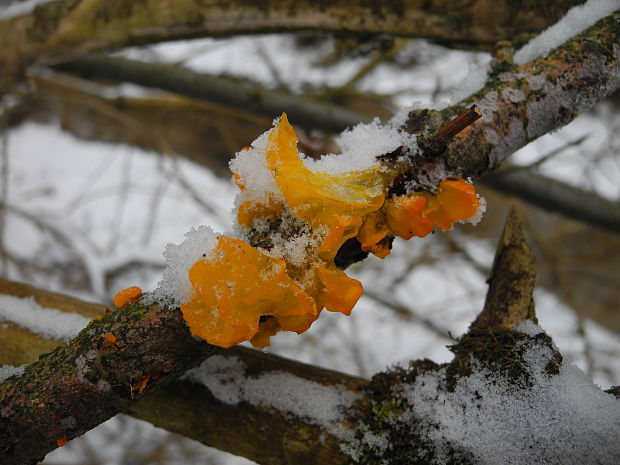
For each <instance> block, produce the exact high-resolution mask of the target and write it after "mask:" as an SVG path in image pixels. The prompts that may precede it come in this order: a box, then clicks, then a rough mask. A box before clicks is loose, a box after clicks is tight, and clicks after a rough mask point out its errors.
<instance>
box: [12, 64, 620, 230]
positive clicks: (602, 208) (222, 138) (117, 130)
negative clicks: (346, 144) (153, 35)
mask: <svg viewBox="0 0 620 465" xmlns="http://www.w3.org/2000/svg"><path fill="white" fill-rule="evenodd" d="M59 68H60V69H63V70H65V71H69V72H71V73H72V74H78V75H80V76H82V77H86V78H103V79H113V80H115V81H118V82H124V81H128V82H133V83H135V84H138V85H141V86H147V87H150V86H153V87H158V88H160V89H163V90H167V91H171V92H176V93H178V94H180V95H183V96H188V97H192V98H196V99H200V100H206V101H205V102H197V101H195V100H185V99H182V98H172V97H170V98H164V99H157V98H147V99H136V98H118V99H105V98H103V97H101V96H98V95H93V94H91V93H88V92H86V91H85V90H83V89H78V88H76V86H71V85H68V83H66V82H65V83H63V82H62V80H58V81H54V80H52V79H46V78H43V77H41V76H37V75H33V76H30V78H29V79H30V82H31V83H32V84H33V89H32V90H31V91H29V93H28V94H27V95H26V96H24V97H22V105H21V108H19V109H18V110H17V111H16V113H19V115H18V118H14V119H13V122H12V124H19V122H20V121H21V120H22V119H23V118H26V117H28V118H33V117H34V118H35V119H39V120H43V121H49V120H50V119H52V118H59V119H60V120H61V124H62V127H63V129H64V130H67V131H69V132H71V133H73V134H74V135H77V136H78V137H82V138H86V139H94V140H105V141H112V142H125V143H130V144H133V145H137V146H139V147H141V148H145V149H147V150H153V151H156V152H158V153H165V154H171V153H178V154H181V155H183V156H186V157H188V158H190V159H191V160H194V161H196V162H197V163H199V164H202V165H203V166H206V167H207V168H209V169H210V170H212V171H214V172H215V173H217V174H219V175H222V176H228V175H229V174H230V171H229V169H228V162H229V160H230V156H231V154H233V153H235V152H236V151H237V150H238V148H239V147H241V146H245V145H248V144H249V143H250V142H251V141H252V140H254V139H255V138H256V137H257V136H258V135H259V134H261V133H262V132H263V131H264V130H265V128H266V127H267V126H268V125H269V122H270V121H271V119H270V118H271V117H272V116H273V115H277V114H281V113H282V112H287V113H288V114H289V116H290V118H291V120H292V121H294V123H295V124H296V125H299V126H301V127H302V128H304V129H306V130H311V129H313V128H322V129H326V130H328V131H341V130H343V129H345V128H346V127H347V126H351V125H354V124H357V123H360V122H364V121H365V120H367V117H366V116H365V115H363V114H360V113H357V112H353V111H348V110H344V109H341V108H339V107H338V106H336V105H330V104H326V103H320V102H313V101H311V100H309V99H307V98H304V97H300V96H297V95H294V94H289V93H285V92H279V91H274V90H266V89H264V88H262V86H260V85H259V84H257V83H248V82H245V83H243V85H242V87H243V88H245V89H246V90H247V92H237V91H235V89H236V85H237V84H238V83H236V82H234V81H232V80H227V79H226V78H221V77H214V76H210V75H205V74H201V73H195V72H192V71H189V70H171V69H170V68H169V67H166V66H162V65H154V64H147V63H136V62H134V61H132V60H126V59H120V58H113V57H100V58H97V57H89V58H86V59H81V60H78V61H76V62H71V63H67V64H65V65H62V66H60V67H59ZM220 82H221V83H223V89H224V90H226V92H222V87H219V85H218V83H220ZM211 83H215V84H216V85H214V86H212V85H211ZM272 97H273V98H272ZM211 102H219V103H222V104H224V105H226V106H227V107H232V108H233V110H232V111H231V110H230V109H224V108H221V107H219V106H218V105H213V104H212V103H211ZM28 112H34V114H31V116H27V115H26V114H27V113H28ZM251 113H254V114H257V115H264V117H258V118H256V117H253V116H252V115H251ZM216 119H222V120H223V121H222V122H221V123H218V124H215V123H214V121H215V120H216ZM161 121H166V124H164V125H162V124H161ZM190 121H191V122H193V124H191V125H190V124H188V122H190ZM196 124H197V125H199V126H200V128H201V131H200V132H196V131H195V130H193V127H194V126H195V125H196ZM231 126H234V127H235V131H234V133H233V132H231V131H229V130H226V128H228V127H231ZM89 127H90V129H88V128H89ZM205 140H208V141H209V153H207V152H206V151H205ZM234 141H237V142H236V143H235V142H234ZM300 147H301V150H302V151H303V152H304V153H305V154H307V155H308V154H312V153H313V150H314V147H312V145H311V144H306V143H305V140H303V139H302V140H301V141H300ZM211 152H213V153H211ZM482 182H483V183H484V184H486V185H488V186H489V187H492V188H493V189H494V190H496V191H498V192H502V193H504V194H508V195H513V196H515V197H518V198H520V199H522V200H525V201H527V202H529V203H531V204H533V205H536V206H538V207H540V208H543V209H545V210H547V211H549V212H556V213H560V214H562V215H564V216H566V217H568V218H573V219H576V220H580V221H584V222H586V223H588V224H592V225H594V226H597V227H600V228H603V229H606V230H608V231H611V232H614V233H620V210H619V209H618V208H616V204H615V202H613V201H610V200H606V199H604V198H602V197H600V196H599V195H597V194H595V193H593V192H587V191H584V190H583V189H579V188H578V187H574V186H571V185H569V184H566V183H564V182H561V181H557V180H552V179H549V178H546V177H544V176H540V175H536V174H533V173H531V172H530V171H526V170H512V169H509V170H505V171H498V172H489V173H486V174H485V176H484V177H483V178H482Z"/></svg>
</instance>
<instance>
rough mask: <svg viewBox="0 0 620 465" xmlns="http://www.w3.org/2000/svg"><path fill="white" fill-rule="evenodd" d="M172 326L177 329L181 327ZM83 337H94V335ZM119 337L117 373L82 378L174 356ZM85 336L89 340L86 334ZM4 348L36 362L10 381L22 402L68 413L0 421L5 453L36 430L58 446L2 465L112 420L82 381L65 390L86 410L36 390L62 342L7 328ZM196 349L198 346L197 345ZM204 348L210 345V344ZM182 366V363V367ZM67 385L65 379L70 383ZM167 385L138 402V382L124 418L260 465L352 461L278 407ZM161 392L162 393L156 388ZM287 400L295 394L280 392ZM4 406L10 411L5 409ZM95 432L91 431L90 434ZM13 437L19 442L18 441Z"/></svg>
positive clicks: (300, 368) (276, 366)
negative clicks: (33, 399)
mask: <svg viewBox="0 0 620 465" xmlns="http://www.w3.org/2000/svg"><path fill="white" fill-rule="evenodd" d="M0 294H7V295H13V296H16V297H33V298H34V299H35V301H36V302H37V303H39V304H40V305H42V306H45V307H48V308H54V309H57V310H61V311H65V312H74V313H79V314H82V315H85V316H89V317H96V316H99V317H100V316H102V315H104V314H105V310H106V307H104V306H102V305H96V304H89V303H86V302H82V301H80V300H78V299H74V298H71V297H68V296H64V295H61V294H56V293H52V292H48V291H44V290H42V289H38V288H35V287H32V286H28V285H25V284H21V283H15V282H11V281H6V280H2V279H0ZM117 312H126V310H118V311H117ZM132 312H133V311H132ZM166 312H167V313H170V314H178V312H176V311H172V310H166ZM157 313H159V312H157ZM175 318H176V317H175ZM106 319H107V318H106ZM102 321H105V320H102ZM165 324H166V325H167V324H169V323H168V322H166V323H165ZM172 324H173V325H174V326H176V322H174V323H172ZM140 325H142V323H140ZM135 326H136V325H135V324H134V325H132V327H131V328H129V329H127V330H125V332H124V333H125V334H129V333H130V332H131V331H135ZM89 328H91V326H89ZM91 329H92V328H91ZM110 330H111V331H114V329H112V328H110ZM85 331H88V329H87V330H85ZM106 331H107V330H106ZM104 332H105V331H97V333H95V334H93V335H90V336H89V337H90V341H93V342H94V343H97V342H98V340H99V339H100V338H101V334H102V333H104ZM115 334H117V335H118V336H117V341H116V344H117V346H118V347H116V348H115V349H114V350H115V352H114V356H115V357H116V359H117V360H119V366H117V367H109V371H110V372H114V373H110V372H108V373H107V374H105V375H101V374H100V373H95V372H94V371H95V369H93V367H92V366H91V365H90V363H91V362H90V361H89V362H88V366H89V370H90V371H88V372H86V373H84V376H85V377H87V378H88V379H93V378H94V377H96V376H103V377H104V379H106V380H111V379H112V378H115V377H119V376H122V375H121V373H123V370H125V369H127V363H129V361H128V358H129V357H131V358H137V359H138V360H140V359H142V361H144V360H145V357H156V358H159V357H165V358H166V360H170V359H169V357H168V356H167V355H165V354H164V352H166V351H167V350H168V349H166V348H164V347H162V348H161V349H160V350H155V349H154V347H155V344H157V343H158V341H161V340H158V339H153V341H154V342H153V344H152V345H151V347H150V348H148V349H144V350H142V351H140V352H137V351H136V346H135V344H132V343H130V342H129V341H127V340H126V339H122V338H121V337H120V333H119V332H117V333H115ZM81 336H83V334H82V335H81ZM159 336H161V332H160V333H159V334H157V331H155V332H153V333H152V334H151V335H150V336H149V338H158V337H159ZM145 338H146V336H145ZM78 339H79V337H78ZM181 339H182V340H185V341H184V342H181V341H178V342H175V343H174V345H175V346H177V347H180V345H181V344H187V342H188V341H187V340H186V339H187V338H185V337H182V338H181ZM145 340H146V339H145ZM0 341H2V342H3V343H2V344H0V365H2V364H5V363H9V364H12V365H20V364H24V363H32V362H35V363H33V365H31V366H30V367H29V368H28V371H27V372H26V374H25V375H24V376H22V377H21V378H18V379H17V381H18V382H19V384H17V383H16V385H12V383H13V381H12V380H11V381H8V382H7V384H8V389H11V390H12V389H17V388H18V387H22V386H24V383H25V382H29V383H30V384H28V389H27V390H26V391H27V392H25V393H24V396H27V395H30V393H31V392H37V393H39V395H38V396H37V399H38V400H37V402H39V403H41V402H44V403H45V405H46V406H45V407H39V408H43V409H45V412H46V413H45V414H48V411H49V410H48V409H52V408H54V406H53V405H47V404H48V403H49V404H54V405H56V409H57V410H61V411H62V418H58V416H56V417H53V418H51V419H50V421H43V420H40V421H39V418H38V417H37V415H38V414H39V413H40V414H43V413H42V412H43V411H42V410H37V411H36V412H33V411H32V410H30V411H28V410H26V407H25V406H22V410H20V411H19V412H18V414H17V415H15V414H14V415H12V416H11V417H10V418H9V419H8V420H7V418H6V417H4V416H1V415H0V434H3V433H5V432H6V431H5V429H6V428H9V429H10V430H11V431H12V434H13V436H12V437H11V439H10V440H9V439H7V438H8V436H7V437H3V441H2V443H1V444H3V445H4V444H6V445H7V447H8V446H9V445H10V444H14V445H15V447H16V448H17V447H19V446H20V445H21V444H23V441H24V440H25V439H26V438H27V437H28V434H27V433H28V432H29V431H30V428H31V427H32V429H36V430H39V429H41V430H43V431H44V430H45V428H49V427H52V428H53V430H52V431H51V432H50V433H49V434H47V436H48V438H47V439H48V441H47V442H49V439H52V440H53V441H52V444H43V446H42V445H41V444H39V445H36V446H35V447H34V449H32V450H30V451H20V453H21V454H22V455H20V456H19V457H13V456H11V455H10V454H9V453H8V452H7V451H6V450H5V449H3V447H0V458H1V459H2V463H3V464H5V463H6V464H9V463H26V462H27V461H28V460H32V459H30V458H29V457H27V456H26V455H24V454H29V456H30V457H33V458H38V457H39V456H42V455H44V454H45V453H46V452H47V451H49V450H51V449H52V448H55V447H56V445H55V439H57V438H60V437H62V436H65V435H66V436H67V437H68V438H69V439H71V438H73V437H76V436H78V435H79V434H81V432H80V433H78V432H77V431H78V427H81V426H82V422H85V421H87V422H88V424H90V427H92V426H94V425H92V423H91V422H92V418H91V417H95V416H100V415H101V414H102V413H106V412H102V411H101V410H103V407H104V406H108V407H109V405H110V403H109V402H104V403H103V404H100V405H99V406H98V408H94V407H89V405H90V399H89V393H90V388H91V384H92V383H90V382H89V381H88V380H84V382H83V383H81V384H80V383H77V384H76V383H71V384H69V385H68V386H67V389H74V390H75V392H74V393H73V394H72V396H73V397H75V398H76V401H78V400H79V399H81V396H82V395H84V396H85V397H84V403H83V404H79V402H78V405H77V406H76V405H74V404H73V400H72V399H67V394H65V393H64V392H65V391H64V388H63V389H59V386H58V385H57V384H56V379H57V378H56V377H48V378H47V379H42V380H35V381H36V385H33V384H31V383H32V376H31V375H30V374H29V373H31V372H32V370H33V369H35V368H36V367H37V366H40V365H41V364H42V363H50V358H51V357H55V355H54V354H57V352H59V351H62V352H65V351H66V347H67V346H63V345H60V346H59V344H60V342H59V341H54V340H47V339H43V338H42V337H40V336H37V335H35V334H33V333H31V332H29V331H28V330H26V329H22V328H19V327H18V326H16V325H13V324H11V323H10V322H9V323H6V322H5V323H4V324H3V325H0ZM124 341H127V344H123V342H124ZM139 341H140V338H138V342H139ZM76 342H77V339H76V340H74V342H73V343H72V344H73V345H75V344H76ZM23 343H27V344H29V345H25V344H23ZM70 344H71V343H70ZM190 344H191V345H193V344H200V343H197V342H195V341H193V340H191V342H190ZM16 345H17V347H16V348H17V349H19V348H22V347H23V348H26V349H27V352H21V353H20V352H19V350H13V351H6V350H1V349H2V348H3V347H5V346H12V347H15V346H16ZM91 345H92V344H88V343H84V340H82V347H83V350H86V349H88V348H89V347H90V346H91ZM200 345H202V346H204V345H205V344H200ZM55 347H58V348H57V349H56V350H55V351H54V352H53V353H52V354H48V355H46V356H43V358H42V362H36V360H37V359H38V357H39V355H40V354H41V353H44V352H46V351H48V350H52V349H54V348H55ZM37 349H38V351H37ZM89 350H91V349H89ZM97 351H98V356H97V358H96V359H95V360H93V361H92V363H93V364H94V363H95V362H98V363H97V365H103V364H105V363H106V362H105V361H104V360H102V359H104V358H105V357H109V356H110V355H111V354H109V353H108V352H109V348H106V347H105V345H104V346H103V347H100V348H98V349H97ZM87 353H88V352H87ZM209 353H210V351H209V350H208V349H207V352H206V354H209ZM203 355H204V353H203ZM219 355H221V356H223V357H226V358H227V359H228V360H229V361H231V362H233V361H234V363H236V364H237V366H243V367H245V375H246V376H248V377H251V378H260V377H262V376H264V375H269V374H272V373H280V374H284V373H286V374H287V375H288V376H290V377H291V378H293V379H295V380H297V381H300V382H310V385H316V384H318V385H321V386H327V387H329V386H331V387H334V388H336V389H341V390H347V391H350V392H352V393H359V392H361V390H362V389H363V388H364V387H365V386H367V384H368V381H366V380H363V379H361V378H357V377H354V376H350V375H346V374H344V373H338V372H336V371H332V370H327V369H324V368H319V367H315V366H312V365H307V364H304V363H300V362H296V361H293V360H287V359H285V358H282V357H278V356H276V355H271V354H268V353H265V352H262V351H258V350H253V349H247V348H244V347H233V348H230V349H227V350H225V351H224V350H221V351H219ZM191 356H192V353H191V351H190V352H189V353H187V354H186V357H188V358H189V357H191ZM78 357H79V356H78ZM67 358H68V359H69V368H71V369H73V370H77V367H76V366H75V365H73V366H72V362H73V361H74V360H76V359H75V358H74V355H70V356H67ZM176 361H177V362H179V360H176ZM181 364H182V365H185V364H186V363H185V362H183V363H181ZM153 365H154V363H143V366H142V367H141V368H142V370H143V371H144V372H147V371H148V370H149V369H151V370H152V368H153ZM85 366H86V365H85ZM33 367H35V368H33ZM132 370H133V371H134V377H137V378H138V379H139V375H138V374H137V373H135V368H134V369H132ZM176 373H177V374H178V373H179V372H178V371H177V372H176ZM78 376H79V375H78ZM151 376H154V375H151ZM63 379H65V380H66V379H67V377H64V378H63ZM100 379H101V378H100ZM151 380H152V381H151ZM161 381H162V379H161V378H160V379H159V380H157V379H154V378H151V379H149V380H148V381H147V384H146V388H147V391H148V394H146V395H139V393H138V392H137V391H136V388H137V389H138V390H139V387H140V386H139V385H137V386H135V383H134V389H133V392H134V396H136V398H135V399H133V398H132V397H131V391H132V389H131V387H130V388H129V389H125V390H126V391H127V393H128V394H129V398H127V395H124V396H123V393H121V395H120V397H124V398H123V399H122V402H119V403H118V404H117V405H118V406H119V407H127V405H126V404H130V405H129V409H128V410H126V413H128V414H129V415H132V416H134V417H136V418H139V419H142V420H145V421H149V422H151V423H153V424H154V425H156V426H159V427H161V428H165V429H167V430H168V431H171V432H175V433H179V434H183V435H184V436H187V437H189V438H191V439H195V440H197V441H200V442H202V443H204V444H206V445H209V446H212V447H217V448H218V449H221V450H224V451H228V452H231V453H233V454H236V455H242V456H244V457H247V458H249V459H251V460H254V461H256V462H258V463H261V464H274V465H277V464H284V463H317V464H318V463H322V464H334V465H336V464H340V463H343V462H344V461H345V460H346V456H345V455H343V454H342V452H340V450H339V444H340V440H339V439H337V438H335V437H334V435H333V433H330V432H329V431H327V430H326V429H325V428H324V427H321V426H319V425H317V424H314V423H312V421H310V419H308V418H305V419H304V418H294V417H291V415H290V414H288V413H287V412H284V411H279V410H277V409H275V408H265V406H261V405H253V404H251V403H248V402H240V403H238V404H235V405H229V404H226V403H224V402H222V401H221V400H218V398H217V397H216V396H215V395H214V394H213V393H211V392H210V391H209V389H208V388H207V387H205V386H202V385H200V384H196V383H195V382H191V381H183V380H179V379H169V380H168V381H167V382H166V383H161ZM110 382H111V381H110ZM46 383H47V384H49V388H47V389H46V390H45V391H41V384H46ZM314 383H316V384H314ZM99 384H101V382H99ZM156 386H157V389H154V388H155V387H156ZM113 387H114V386H111V389H110V390H108V391H107V392H106V393H107V395H109V396H110V397H119V395H118V393H115V392H114V391H115V390H114V388H113ZM6 389H7V385H0V403H3V402H15V401H14V400H13V399H9V400H8V401H7V397H6ZM52 389H53V391H52ZM273 389H274V392H277V389H278V387H277V386H274V387H273ZM121 390H122V389H121ZM52 392H53V395H50V394H49V393H52ZM127 393H125V394H127ZM282 395H289V394H287V393H286V392H282ZM2 405H3V407H4V406H5V405H6V404H2ZM77 408H81V409H82V410H83V412H81V415H80V412H75V409H77ZM114 413H115V412H112V411H110V410H108V411H107V414H108V415H109V416H112V415H113V414H114ZM28 414H30V415H34V417H33V418H34V420H33V422H34V423H37V424H36V425H28V426H26V427H23V423H18V422H19V420H20V419H22V417H24V416H26V415H28ZM78 415H80V416H78ZM71 417H73V418H74V420H75V423H76V424H77V425H78V426H71V425H73V423H74V421H73V420H71V421H69V420H67V419H68V418H71ZM85 417H88V419H87V420H85ZM266 425H269V427H268V428H266V427H265V426H266ZM90 427H88V428H86V429H90ZM86 429H81V431H82V432H83V431H85V430H86ZM15 438H17V440H16V439H15ZM36 440H38V439H37V438H35V441H36ZM40 440H41V442H45V440H46V438H43V437H41V438H40ZM274 444H278V445H279V447H278V448H277V450H274V448H273V445H274Z"/></svg>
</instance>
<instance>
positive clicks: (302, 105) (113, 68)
mask: <svg viewBox="0 0 620 465" xmlns="http://www.w3.org/2000/svg"><path fill="white" fill-rule="evenodd" d="M56 68H57V69H59V70H61V71H65V72H69V73H72V74H76V75H78V76H81V77H84V78H87V79H92V78H99V79H111V80H113V81H117V82H133V83H136V84H140V85H142V86H146V87H157V88H159V89H163V90H167V91H170V92H175V93H179V94H182V95H185V96H188V97H192V98H196V99H201V100H208V101H210V102H214V103H218V104H222V105H226V106H229V107H233V108H237V109H243V110H245V111H251V112H252V113H255V114H258V115H261V116H265V117H267V118H273V115H279V114H281V113H282V112H283V111H286V112H287V113H288V115H289V116H290V118H291V120H292V121H295V123H296V124H299V125H300V126H302V127H305V128H308V129H323V130H326V131H334V132H340V131H343V130H345V129H346V128H347V127H349V126H354V125H356V124H358V123H360V122H368V121H370V120H371V119H372V118H369V117H368V116H364V115H361V114H359V113H356V112H353V111H350V110H347V109H345V108H342V107H340V106H337V105H333V104H330V103H327V102H321V101H319V100H313V99H311V98H309V97H300V96H298V95H295V94H292V93H290V92H286V91H283V90H274V89H267V88H265V87H263V86H260V85H258V84H256V83H254V82H251V81H247V80H243V79H232V78H228V77H219V76H211V75H208V74H204V73H197V72H195V71H191V70H189V69H184V68H178V67H170V66H168V65H165V64H164V65H159V64H153V63H141V62H139V61H135V60H128V59H126V58H120V57H112V56H92V57H85V58H81V59H80V60H76V61H72V62H69V63H65V64H62V65H58V66H56Z"/></svg>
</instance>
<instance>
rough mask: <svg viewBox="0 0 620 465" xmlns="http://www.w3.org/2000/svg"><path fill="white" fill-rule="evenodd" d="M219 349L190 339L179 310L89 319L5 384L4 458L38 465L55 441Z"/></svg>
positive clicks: (1, 400) (0, 429) (0, 422)
mask: <svg viewBox="0 0 620 465" xmlns="http://www.w3.org/2000/svg"><path fill="white" fill-rule="evenodd" d="M109 335H112V337H110V336H109ZM215 350H216V348H215V347H213V346H210V345H208V344H206V343H205V342H202V341H200V342H199V341H197V340H195V339H194V338H192V337H191V335H190V334H189V331H188V329H187V328H186V326H185V323H184V321H183V319H182V317H181V314H180V312H178V311H176V310H169V309H167V308H159V307H156V306H152V307H148V308H146V307H144V306H141V305H135V306H133V307H130V308H125V309H122V310H117V311H114V312H112V313H110V314H109V315H107V316H105V317H104V318H102V319H100V320H93V321H91V323H90V324H89V325H88V327H87V328H86V329H84V330H83V331H82V332H81V333H80V334H79V335H78V336H77V337H76V338H75V339H73V340H72V341H70V342H69V343H68V344H65V345H62V346H60V347H58V348H56V349H55V350H54V351H53V352H50V353H48V354H45V355H43V356H41V358H40V359H39V360H38V361H36V362H34V363H32V364H31V365H29V366H28V368H27V369H26V371H25V373H24V374H23V375H22V376H20V377H19V378H9V379H8V380H6V381H5V382H4V383H3V384H2V385H1V388H0V404H1V405H2V409H1V412H0V445H1V446H0V462H2V463H3V464H7V465H9V464H25V463H36V462H37V461H38V460H41V459H42V458H43V457H44V456H45V454H46V453H47V452H49V451H50V450H52V449H54V448H56V447H57V440H59V439H61V438H64V437H66V438H69V439H71V438H74V437H77V436H80V435H81V434H83V433H84V432H86V431H88V430H90V429H91V428H93V427H94V426H96V425H98V424H99V423H101V422H102V421H105V420H107V419H108V418H110V417H112V416H114V415H116V414H117V413H119V412H121V411H123V410H125V409H127V408H128V407H129V406H131V404H133V403H135V401H136V399H137V398H139V397H141V393H142V392H143V391H145V390H150V389H151V388H152V387H154V386H156V385H158V384H160V383H161V382H163V381H166V380H167V379H169V378H175V377H177V376H179V375H181V374H182V373H183V372H184V371H185V370H187V369H188V368H191V367H192V366H193V365H195V364H197V363H199V362H200V361H202V360H203V359H204V358H205V357H207V356H208V355H210V354H212V353H214V352H215ZM33 393H36V395H33Z"/></svg>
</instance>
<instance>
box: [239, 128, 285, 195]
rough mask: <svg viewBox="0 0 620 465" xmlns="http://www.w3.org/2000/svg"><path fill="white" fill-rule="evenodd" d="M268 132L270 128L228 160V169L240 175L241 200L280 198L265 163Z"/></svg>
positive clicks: (274, 181) (276, 186)
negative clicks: (241, 186) (241, 184)
mask: <svg viewBox="0 0 620 465" xmlns="http://www.w3.org/2000/svg"><path fill="white" fill-rule="evenodd" d="M278 122H279V119H276V120H275V121H274V126H275V125H276V124H278ZM270 132H271V130H269V131H266V132H264V133H263V134H262V135H260V136H259V137H258V138H257V139H256V140H255V141H254V142H252V145H251V146H250V147H246V148H245V149H244V150H241V151H240V152H237V154H236V155H235V158H233V159H232V160H231V161H230V164H229V166H230V170H231V171H232V172H233V173H235V174H237V175H238V176H239V177H240V179H241V182H242V183H243V186H244V190H243V196H241V198H242V199H243V201H252V202H262V203H266V202H268V200H269V198H270V197H271V198H273V199H274V200H279V199H281V198H282V195H281V194H280V190H279V189H278V185H277V184H276V180H275V178H274V177H273V174H272V173H271V170H270V169H269V168H268V167H267V163H266V154H267V148H268V146H269V144H270V142H269V133H270ZM238 198H239V196H238Z"/></svg>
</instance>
